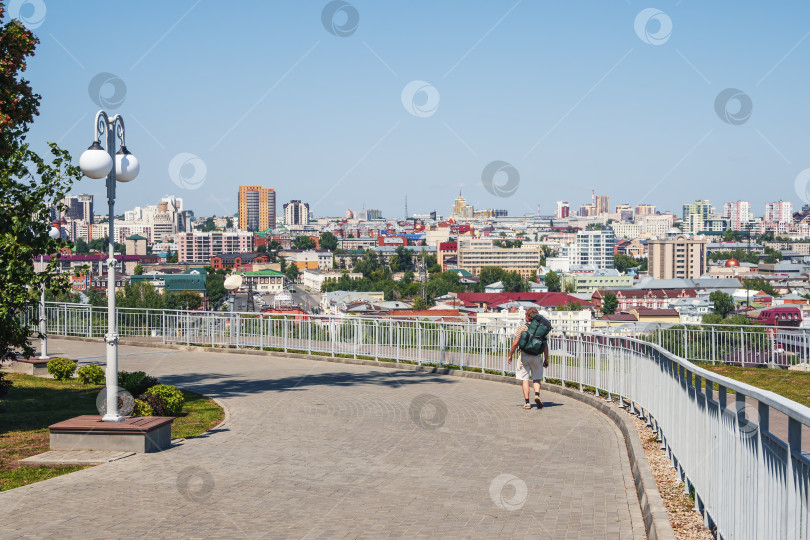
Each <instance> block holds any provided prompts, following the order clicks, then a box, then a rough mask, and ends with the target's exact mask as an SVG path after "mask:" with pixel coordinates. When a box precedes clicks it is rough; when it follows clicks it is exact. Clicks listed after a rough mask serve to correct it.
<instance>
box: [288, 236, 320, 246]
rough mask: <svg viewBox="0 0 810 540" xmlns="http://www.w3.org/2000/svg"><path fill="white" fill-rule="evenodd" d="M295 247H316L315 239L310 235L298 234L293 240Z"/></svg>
mask: <svg viewBox="0 0 810 540" xmlns="http://www.w3.org/2000/svg"><path fill="white" fill-rule="evenodd" d="M292 247H293V249H315V240H313V239H312V238H310V237H309V236H296V237H295V238H294V239H293V242H292Z"/></svg>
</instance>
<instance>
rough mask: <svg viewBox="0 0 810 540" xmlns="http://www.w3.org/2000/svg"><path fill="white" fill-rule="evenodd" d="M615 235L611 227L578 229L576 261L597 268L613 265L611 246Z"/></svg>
mask: <svg viewBox="0 0 810 540" xmlns="http://www.w3.org/2000/svg"><path fill="white" fill-rule="evenodd" d="M615 244H616V236H615V234H614V233H613V229H611V228H610V227H606V228H604V229H602V230H595V231H579V232H578V233H577V253H578V255H577V259H576V260H577V262H578V264H582V265H587V264H590V265H594V266H596V267H597V268H605V269H611V268H613V267H614V260H613V247H614V245H615Z"/></svg>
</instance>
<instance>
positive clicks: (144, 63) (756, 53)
mask: <svg viewBox="0 0 810 540" xmlns="http://www.w3.org/2000/svg"><path fill="white" fill-rule="evenodd" d="M328 4H329V3H328V2H318V3H308V4H304V5H299V4H278V5H275V4H274V5H265V4H260V3H251V2H244V3H239V4H235V5H234V8H233V9H231V10H228V11H225V12H223V11H222V10H221V9H219V7H218V6H217V5H215V4H209V3H205V2H193V1H191V0H189V1H187V2H175V3H171V4H163V3H160V4H159V3H157V2H150V1H146V2H143V3H142V5H141V7H142V9H139V10H137V11H132V10H127V11H126V17H127V20H129V21H130V23H131V24H128V25H127V26H126V27H122V28H118V29H117V32H118V33H119V36H118V39H119V40H120V42H121V43H122V44H125V46H124V47H110V48H105V47H98V44H97V38H96V36H95V34H94V33H93V32H90V31H87V30H88V29H89V28H91V27H95V26H96V25H100V24H104V21H107V20H109V18H111V17H112V18H115V17H117V16H119V15H120V16H123V14H124V12H123V8H124V6H123V5H108V4H107V3H102V2H84V3H81V4H70V5H68V4H65V3H56V2H51V3H48V4H47V13H46V14H45V16H44V18H42V19H41V20H36V21H35V24H36V25H37V28H35V29H34V31H35V32H36V33H37V35H38V36H39V38H40V40H41V44H40V46H39V47H38V50H37V55H36V57H34V58H33V59H32V60H31V62H30V63H29V68H28V70H27V71H26V73H25V75H26V77H28V78H29V79H30V80H31V82H32V85H33V87H34V89H35V91H37V92H39V93H41V94H42V96H43V101H42V106H41V109H40V113H41V115H40V117H39V118H38V119H37V121H36V122H35V123H34V124H33V127H32V129H31V132H30V134H29V137H28V140H29V141H30V142H31V144H32V146H33V147H34V148H35V149H36V150H41V149H43V148H44V144H45V141H47V140H55V141H57V142H59V143H60V144H61V145H62V146H63V147H65V148H67V149H68V150H70V151H71V153H72V154H73V156H74V159H77V158H78V155H79V154H80V153H81V151H82V150H84V149H85V148H86V147H87V145H88V144H89V142H90V137H89V135H90V134H89V133H86V132H85V130H84V129H83V128H82V126H84V125H85V123H84V122H83V120H86V119H87V118H88V117H89V116H90V115H92V114H93V113H94V112H95V111H96V110H97V109H98V108H99V107H100V106H103V107H104V108H105V109H108V110H110V111H111V112H121V113H124V114H126V115H127V118H128V120H127V121H128V125H127V128H128V132H129V137H128V146H129V147H130V148H131V149H132V150H133V152H134V153H136V154H137V155H138V156H139V158H140V161H141V164H142V174H141V176H140V177H139V179H138V187H137V189H132V188H131V187H127V188H123V189H121V190H119V200H120V202H121V204H123V205H125V206H128V207H131V206H134V205H136V204H138V203H137V202H136V200H135V198H136V197H138V196H139V194H141V193H144V192H154V193H155V194H156V196H157V195H159V194H162V193H163V192H164V191H165V184H166V183H167V182H172V181H174V185H175V186H176V187H177V195H178V196H181V197H183V198H185V199H186V200H187V201H188V206H189V207H190V208H194V209H195V210H197V212H198V213H200V214H202V215H211V214H217V215H220V214H223V213H226V212H230V209H231V208H234V207H235V206H236V193H234V190H233V187H232V186H234V185H237V184H260V185H265V186H268V187H274V188H275V189H276V190H277V192H278V194H279V200H291V199H303V198H304V197H303V196H302V195H303V194H312V196H309V197H307V198H309V199H310V203H311V205H312V211H313V212H314V213H315V215H323V216H326V215H335V216H339V215H342V214H343V212H344V211H345V209H346V208H350V207H355V208H356V207H358V206H359V204H360V201H361V200H364V201H365V202H366V205H367V206H370V207H373V208H380V209H382V211H383V214H384V215H387V216H399V215H400V214H404V200H405V197H406V196H408V198H409V207H410V208H411V209H412V211H413V212H429V211H431V210H434V209H435V210H439V211H441V210H440V208H439V205H438V204H437V202H436V201H442V200H452V198H453V196H454V195H455V193H457V192H458V190H459V189H461V190H462V191H463V192H464V193H466V198H467V199H468V201H469V202H470V203H471V204H472V205H474V206H476V207H481V208H506V209H507V210H509V213H510V215H522V214H526V213H534V212H536V209H537V206H538V204H539V205H540V208H541V213H542V214H545V215H550V214H552V213H553V210H554V204H555V201H557V200H560V199H563V200H569V201H570V202H571V203H572V206H574V207H577V206H578V204H581V203H583V202H587V201H588V200H589V195H590V190H591V189H596V191H597V192H600V193H608V192H609V193H610V195H611V198H613V200H616V201H622V202H625V203H627V204H630V205H631V206H635V205H637V204H643V203H653V204H655V203H656V202H658V203H660V202H661V201H666V200H670V199H672V198H673V197H674V196H676V195H677V196H678V197H680V198H683V199H685V200H687V201H688V200H694V199H698V198H708V199H709V200H712V201H720V200H721V199H729V200H730V199H739V198H742V199H745V200H750V201H751V203H752V206H753V207H754V208H760V207H762V206H763V205H764V203H765V202H768V201H771V200H780V199H784V200H788V201H792V202H793V204H794V206H795V207H796V208H799V207H801V206H802V204H804V202H806V201H805V200H804V199H807V194H806V193H805V189H796V188H795V186H794V183H795V181H796V179H797V178H798V177H800V175H801V173H802V171H804V170H805V169H807V168H808V167H810V159H806V158H804V155H805V151H804V149H805V148H806V147H807V145H808V143H810V134H808V133H807V130H806V129H804V126H805V125H807V124H808V122H809V121H810V111H808V110H807V108H806V107H805V106H804V92H803V89H804V88H806V86H807V79H808V75H807V73H806V70H804V69H803V67H804V66H805V65H807V60H808V56H810V44H808V43H807V42H805V38H806V37H807V34H806V29H804V28H803V27H802V26H801V20H802V19H803V17H801V16H800V14H801V13H807V12H808V7H807V6H805V5H802V4H800V3H798V2H789V3H786V4H780V5H775V6H768V9H767V10H761V9H760V10H757V9H756V8H752V7H748V6H741V5H738V4H729V5H728V6H725V5H717V6H704V5H692V4H690V3H672V2H670V3H666V5H661V6H659V7H660V8H661V11H660V13H661V14H662V15H656V16H654V17H651V18H650V17H648V19H647V20H646V23H645V24H642V25H641V26H640V27H639V25H638V24H637V23H638V20H639V17H641V19H642V22H644V17H645V15H643V12H644V11H645V10H644V6H642V5H623V4H616V5H602V4H601V3H596V2H593V3H590V4H588V5H587V6H586V8H585V9H583V6H567V5H554V6H547V5H538V4H532V3H527V2H517V3H515V4H509V5H502V4H495V3H492V4H479V5H476V6H475V7H470V6H468V5H464V4H443V5H440V6H437V5H433V4H430V3H424V4H418V3H417V4H416V5H413V6H412V5H410V4H409V5H408V6H407V7H406V6H399V5H385V6H381V5H375V4H372V3H367V2H354V3H353V4H350V7H351V9H354V10H355V11H356V12H357V13H358V14H359V23H358V24H357V27H356V28H355V29H348V30H346V31H343V32H341V31H337V30H335V27H334V26H333V27H332V28H331V30H330V29H329V28H327V27H325V25H324V19H323V12H324V9H325V7H326V6H327V5H328ZM155 14H159V15H160V16H159V17H155ZM20 15H21V16H24V15H25V13H23V14H20ZM337 15H340V14H337ZM344 15H345V13H344ZM23 18H24V17H23ZM459 18H461V19H463V20H464V21H466V23H465V24H461V25H460V24H458V20H459ZM661 20H664V21H669V22H670V23H671V32H669V31H668V30H667V27H663V28H664V30H665V31H664V32H663V33H662V30H661V27H658V26H656V25H658V24H660V21H661ZM266 21H275V22H278V24H276V25H274V27H273V31H272V32H267V31H266V28H265V26H266ZM344 22H345V21H344ZM344 22H341V19H340V18H339V17H338V18H336V19H335V20H334V24H336V25H338V26H340V25H341V24H344ZM221 28H235V29H237V30H235V31H233V32H231V33H229V34H225V35H224V37H226V38H227V39H224V38H220V39H210V36H211V35H217V36H221V35H222V34H218V33H217V32H219V30H220V29H221ZM341 36H343V37H341ZM190 52H191V54H189V53H190ZM420 81H422V83H420ZM414 83H416V84H414ZM423 83H424V84H423ZM735 88H739V89H740V92H738V93H737V94H734V93H733V92H732V94H728V92H726V90H727V89H735ZM409 96H410V97H409ZM724 96H725V97H724ZM406 98H407V99H406ZM723 99H725V102H723ZM718 103H719V105H718ZM749 105H750V107H749ZM739 108H741V109H740V110H738V109H739ZM200 111H205V113H204V114H202V113H201V112H200ZM749 113H750V114H749ZM313 157H314V158H315V159H313ZM496 162H499V163H503V164H505V165H508V166H509V167H511V169H508V168H504V167H503V166H500V167H496V172H497V174H498V175H499V176H497V178H499V179H500V180H499V181H496V182H495V185H496V188H493V187H492V185H488V184H487V181H486V179H485V178H482V175H484V174H485V172H486V170H487V168H488V166H489V165H492V164H493V163H496ZM505 171H506V172H505ZM508 171H513V172H515V173H517V175H516V176H514V177H512V176H509V175H508ZM512 178H514V179H515V180H516V182H517V183H516V185H515V186H514V189H512V190H507V191H504V190H498V189H497V184H498V182H501V183H503V182H506V183H509V182H511V181H512ZM800 183H802V182H800ZM805 184H806V182H805ZM799 187H800V188H801V187H803V186H799ZM74 190H75V191H76V192H80V193H92V194H96V195H97V196H100V195H102V193H103V190H102V188H101V185H100V183H98V182H96V181H93V180H88V179H85V180H82V181H81V182H80V183H78V184H77V185H76V186H74ZM302 192H303V193H302ZM374 193H379V196H378V198H377V199H376V200H375V198H373V197H370V196H369V195H373V194H374ZM726 194H728V195H726ZM658 206H659V207H661V205H660V204H658ZM226 209H227V210H226ZM670 210H671V211H673V212H677V209H676V208H671V209H670Z"/></svg>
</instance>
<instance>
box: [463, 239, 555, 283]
mask: <svg viewBox="0 0 810 540" xmlns="http://www.w3.org/2000/svg"><path fill="white" fill-rule="evenodd" d="M541 254H542V252H541V251H540V250H539V249H537V248H522V247H521V248H502V247H497V246H494V245H492V240H477V239H469V240H466V239H461V238H460V239H459V245H458V265H457V266H458V268H461V269H464V270H467V271H468V272H470V273H472V274H473V275H476V276H478V275H481V269H482V268H486V267H487V266H497V267H499V268H503V269H504V270H506V271H507V272H517V273H518V274H520V276H521V277H522V278H524V279H527V278H528V277H529V276H531V275H532V274H533V273H534V272H536V271H537V269H538V267H539V266H540V256H541Z"/></svg>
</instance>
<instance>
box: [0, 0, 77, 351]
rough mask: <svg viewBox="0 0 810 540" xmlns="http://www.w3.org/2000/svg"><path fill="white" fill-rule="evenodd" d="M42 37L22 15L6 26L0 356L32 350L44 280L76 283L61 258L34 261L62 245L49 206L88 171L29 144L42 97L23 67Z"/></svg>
mask: <svg viewBox="0 0 810 540" xmlns="http://www.w3.org/2000/svg"><path fill="white" fill-rule="evenodd" d="M4 12H5V3H4V2H2V1H0V20H5V18H4V15H5V13H4ZM38 43H39V40H38V39H37V38H36V37H35V36H34V34H32V33H31V31H29V30H28V29H26V28H25V27H24V26H23V25H22V24H20V23H19V22H18V21H10V22H7V23H5V24H0V268H2V269H3V271H2V273H0V298H2V302H0V358H11V357H14V356H15V355H16V353H15V350H16V349H19V350H21V352H22V354H23V355H27V356H30V355H32V354H33V352H34V351H33V348H32V347H31V345H30V344H29V342H28V338H29V336H30V333H31V332H32V331H36V328H35V325H36V320H35V319H34V321H33V322H34V324H33V325H32V326H28V324H30V322H26V323H23V316H22V315H23V313H25V312H26V311H27V310H28V309H29V308H35V307H36V305H37V304H38V302H39V295H40V288H41V287H42V286H45V287H46V288H50V289H52V290H53V291H54V292H56V293H64V292H65V291H67V289H68V288H69V283H68V278H67V275H64V274H57V268H58V265H59V261H58V260H57V259H56V258H54V259H53V260H51V261H50V262H49V263H48V265H47V268H46V270H47V271H46V272H41V273H37V272H34V267H33V264H32V261H33V260H34V259H35V258H38V257H39V256H40V255H47V254H51V253H55V252H56V251H58V249H59V247H60V246H61V245H62V242H61V241H56V240H53V239H51V238H50V237H49V236H48V232H49V230H50V228H51V220H50V207H51V206H52V205H53V206H56V207H57V208H58V209H60V210H63V211H64V210H66V208H65V206H64V205H63V204H61V202H60V201H61V200H62V199H63V198H64V197H65V195H67V193H68V192H69V190H70V187H71V185H72V184H73V182H74V181H78V180H80V179H81V177H82V174H81V171H80V170H79V168H78V167H76V166H73V165H72V164H71V157H70V154H69V153H68V152H67V151H65V150H62V149H60V148H59V147H58V146H57V145H56V144H54V143H49V147H50V154H51V155H50V158H49V160H50V161H46V159H43V158H42V157H40V156H39V155H38V154H37V153H36V152H34V151H33V150H31V148H30V147H29V145H28V143H27V142H26V133H27V132H28V130H29V128H30V125H31V123H32V122H33V121H34V117H35V116H37V114H38V109H39V104H40V99H41V96H40V95H39V94H36V93H34V91H33V89H32V88H31V85H30V84H29V82H28V81H27V80H25V79H24V78H23V77H22V72H23V71H25V68H26V63H27V61H28V59H29V58H30V57H32V56H33V55H34V50H35V48H36V46H37V44H38ZM58 135H59V134H55V133H52V134H51V136H54V137H56V136H58Z"/></svg>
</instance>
